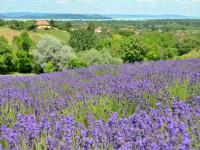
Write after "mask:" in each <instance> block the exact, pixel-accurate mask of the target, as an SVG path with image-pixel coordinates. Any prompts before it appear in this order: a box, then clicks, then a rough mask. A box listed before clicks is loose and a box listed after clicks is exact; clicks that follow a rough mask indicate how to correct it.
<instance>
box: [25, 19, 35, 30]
mask: <svg viewBox="0 0 200 150" xmlns="http://www.w3.org/2000/svg"><path fill="white" fill-rule="evenodd" d="M25 28H26V30H28V31H35V30H36V29H37V25H36V23H35V21H27V22H26V24H25Z"/></svg>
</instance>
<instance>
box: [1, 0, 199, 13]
mask: <svg viewBox="0 0 200 150" xmlns="http://www.w3.org/2000/svg"><path fill="white" fill-rule="evenodd" d="M5 12H48V13H76V14H82V13H87V14H148V15H161V14H176V15H186V16H200V0H0V13H5Z"/></svg>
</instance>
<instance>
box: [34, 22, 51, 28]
mask: <svg viewBox="0 0 200 150" xmlns="http://www.w3.org/2000/svg"><path fill="white" fill-rule="evenodd" d="M36 25H37V26H38V29H50V28H51V26H50V24H49V22H48V21H46V20H38V21H37V22H36Z"/></svg>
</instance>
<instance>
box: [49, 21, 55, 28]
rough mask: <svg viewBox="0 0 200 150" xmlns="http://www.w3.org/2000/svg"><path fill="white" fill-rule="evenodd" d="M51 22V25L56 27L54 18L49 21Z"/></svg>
mask: <svg viewBox="0 0 200 150" xmlns="http://www.w3.org/2000/svg"><path fill="white" fill-rule="evenodd" d="M49 24H50V26H52V27H55V26H56V24H55V21H54V20H52V19H51V20H50V21H49Z"/></svg>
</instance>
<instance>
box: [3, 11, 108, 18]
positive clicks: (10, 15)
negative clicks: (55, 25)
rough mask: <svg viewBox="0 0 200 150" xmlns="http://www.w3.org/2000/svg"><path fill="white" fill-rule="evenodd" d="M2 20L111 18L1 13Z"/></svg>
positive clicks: (81, 15) (87, 15)
mask: <svg viewBox="0 0 200 150" xmlns="http://www.w3.org/2000/svg"><path fill="white" fill-rule="evenodd" d="M0 17H1V18H3V19H111V17H108V16H103V15H98V14H56V13H29V12H27V13H26V12H17V13H14V12H13V13H2V14H0Z"/></svg>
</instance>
